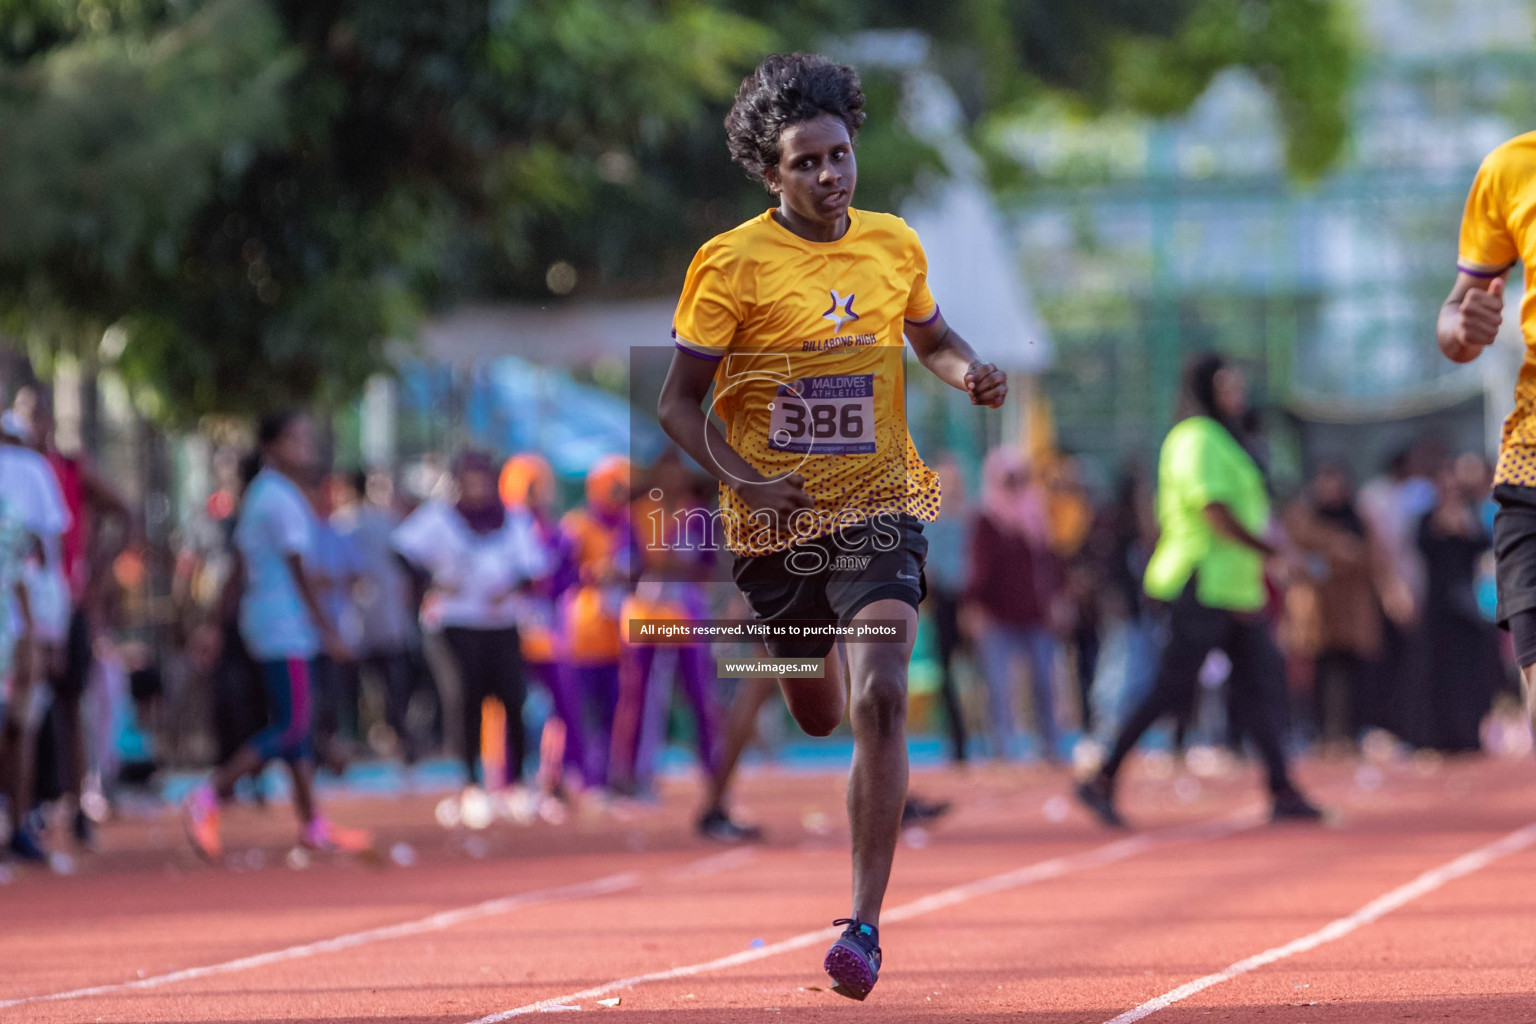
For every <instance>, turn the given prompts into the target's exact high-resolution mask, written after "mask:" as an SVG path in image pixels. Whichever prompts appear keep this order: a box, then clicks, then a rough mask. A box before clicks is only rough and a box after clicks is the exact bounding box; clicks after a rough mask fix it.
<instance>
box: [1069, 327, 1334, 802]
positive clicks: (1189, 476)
mask: <svg viewBox="0 0 1536 1024" xmlns="http://www.w3.org/2000/svg"><path fill="white" fill-rule="evenodd" d="M1247 411H1248V392H1247V382H1246V380H1245V379H1244V377H1243V374H1242V371H1241V370H1239V369H1238V368H1237V367H1235V366H1233V365H1231V364H1229V363H1228V362H1227V361H1226V360H1225V359H1223V358H1222V357H1221V356H1218V355H1215V354H1206V355H1202V356H1197V357H1195V358H1194V359H1192V360H1191V361H1190V362H1189V364H1188V365H1187V366H1186V367H1185V370H1184V395H1183V402H1182V407H1181V410H1180V412H1181V419H1180V421H1179V422H1178V423H1177V424H1176V425H1175V426H1174V428H1173V430H1171V431H1170V432H1169V434H1168V437H1167V438H1166V439H1165V440H1164V442H1163V448H1162V453H1161V455H1160V457H1159V460H1158V495H1157V508H1158V521H1159V524H1160V525H1161V526H1162V535H1161V537H1160V538H1159V540H1158V545H1157V549H1156V551H1154V552H1153V556H1152V560H1151V562H1150V563H1149V565H1148V568H1147V575H1146V591H1147V594H1148V596H1149V597H1152V598H1154V599H1156V600H1158V601H1161V602H1165V603H1166V604H1167V605H1168V606H1169V610H1168V620H1169V625H1168V629H1169V640H1168V644H1167V646H1166V647H1165V648H1164V649H1163V654H1162V659H1161V663H1160V665H1159V667H1158V674H1157V679H1156V682H1155V683H1154V684H1153V687H1152V691H1151V692H1150V693H1149V694H1148V695H1147V697H1146V699H1145V700H1143V701H1142V702H1141V704H1140V706H1138V708H1137V709H1136V711H1135V712H1134V713H1133V714H1132V715H1131V717H1130V718H1129V719H1128V720H1127V721H1126V723H1125V724H1124V726H1123V727H1122V728H1121V730H1120V733H1119V735H1118V736H1117V737H1116V740H1115V745H1114V747H1113V749H1112V750H1111V751H1110V753H1109V756H1108V757H1107V758H1105V760H1104V763H1103V765H1102V767H1101V768H1100V769H1099V771H1098V773H1097V774H1096V775H1095V776H1094V777H1092V778H1090V779H1088V780H1086V781H1084V782H1083V783H1082V784H1081V785H1080V786H1079V787H1078V797H1079V799H1081V800H1082V801H1083V803H1084V804H1086V805H1087V806H1088V807H1089V808H1090V809H1091V810H1092V811H1093V812H1094V813H1095V814H1096V815H1097V816H1098V817H1099V819H1100V820H1101V821H1103V822H1104V823H1106V824H1110V825H1121V824H1122V821H1121V819H1120V816H1119V813H1118V812H1117V811H1116V809H1115V806H1114V787H1115V780H1116V777H1117V775H1118V773H1119V770H1120V767H1121V765H1122V764H1123V763H1124V760H1125V758H1126V756H1127V755H1128V754H1129V753H1130V752H1131V750H1132V749H1134V748H1135V746H1136V744H1137V742H1138V741H1139V740H1140V739H1141V737H1142V735H1143V734H1144V733H1145V732H1146V731H1147V730H1148V729H1149V728H1151V726H1152V725H1153V724H1154V723H1155V722H1157V721H1158V720H1159V719H1161V718H1163V717H1164V716H1167V715H1181V714H1186V713H1187V712H1188V710H1189V709H1191V708H1192V707H1193V706H1194V703H1195V698H1196V694H1197V687H1198V685H1199V681H1200V675H1201V669H1202V667H1203V666H1204V665H1205V664H1206V660H1207V658H1208V657H1209V655H1210V654H1211V652H1212V651H1213V650H1217V649H1219V650H1221V651H1222V652H1224V653H1225V654H1226V655H1227V657H1228V658H1229V659H1230V660H1231V663H1232V672H1231V675H1230V677H1229V679H1228V686H1229V687H1231V688H1233V689H1234V690H1240V691H1241V692H1240V696H1239V695H1238V694H1234V695H1233V699H1231V700H1230V701H1229V705H1228V706H1229V708H1230V709H1232V710H1233V711H1235V712H1236V714H1237V716H1238V717H1239V721H1237V722H1235V723H1234V724H1235V725H1237V726H1239V727H1240V728H1241V729H1242V731H1243V733H1244V734H1246V735H1247V736H1248V737H1250V738H1251V739H1252V740H1253V742H1254V744H1255V746H1256V747H1257V748H1258V751H1259V754H1260V756H1261V757H1262V758H1263V761H1264V767H1265V770H1266V774H1267V776H1268V779H1267V781H1268V784H1269V791H1270V796H1271V800H1272V813H1273V816H1274V817H1275V819H1277V820H1279V819H1283V818H1289V819H1298V820H1316V819H1317V818H1319V817H1321V812H1319V811H1318V809H1317V808H1315V807H1313V806H1312V805H1311V804H1310V803H1309V802H1308V801H1307V800H1306V799H1305V798H1304V797H1303V796H1302V795H1301V793H1300V792H1299V791H1298V790H1297V789H1296V787H1295V785H1294V784H1293V783H1292V781H1291V778H1290V770H1289V765H1288V764H1287V763H1286V756H1285V750H1284V747H1283V744H1282V740H1281V728H1280V722H1281V720H1282V718H1283V715H1284V703H1285V663H1284V659H1283V657H1282V656H1281V654H1280V651H1279V650H1278V649H1277V647H1276V646H1275V640H1274V637H1273V636H1272V635H1271V627H1270V625H1269V623H1268V622H1267V621H1265V619H1264V618H1263V617H1262V615H1261V614H1260V613H1262V612H1263V611H1264V609H1265V606H1266V604H1267V603H1268V597H1269V595H1268V592H1267V590H1266V586H1265V569H1264V563H1265V560H1266V559H1267V558H1270V557H1273V556H1275V555H1277V554H1278V551H1277V550H1276V548H1275V546H1274V544H1273V543H1271V542H1270V541H1269V540H1267V539H1265V538H1266V535H1267V534H1268V533H1269V532H1270V527H1271V517H1270V502H1269V493H1268V481H1267V479H1266V477H1265V475H1264V471H1263V469H1262V468H1261V466H1260V464H1259V462H1258V461H1256V460H1255V458H1254V456H1253V455H1252V454H1251V452H1250V450H1249V448H1248V447H1247V445H1246V442H1247V441H1248V433H1247V431H1246V430H1245V429H1244V427H1243V423H1244V419H1245V414H1246V413H1247Z"/></svg>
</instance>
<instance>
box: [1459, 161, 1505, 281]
mask: <svg viewBox="0 0 1536 1024" xmlns="http://www.w3.org/2000/svg"><path fill="white" fill-rule="evenodd" d="M1507 152H1508V151H1507V149H1505V148H1500V149H1497V150H1494V151H1493V152H1492V153H1490V154H1489V155H1488V157H1487V159H1485V160H1484V161H1483V164H1482V166H1481V167H1479V168H1478V169H1477V177H1476V178H1475V179H1473V181H1472V191H1471V192H1469V193H1468V194H1467V205H1466V209H1465V210H1463V212H1462V215H1461V241H1460V243H1459V245H1458V246H1457V252H1456V269H1458V270H1460V271H1461V272H1462V273H1464V274H1471V275H1472V276H1474V277H1498V276H1500V275H1502V274H1503V273H1504V272H1505V271H1507V270H1508V269H1509V268H1510V267H1512V266H1514V264H1515V261H1516V260H1517V259H1519V257H1520V252H1519V250H1518V249H1517V248H1516V246H1515V239H1514V235H1513V234H1512V233H1511V231H1510V225H1509V219H1508V217H1507V215H1506V213H1505V199H1506V194H1507V192H1508V189H1509V187H1510V182H1509V175H1508V173H1507V171H1508V170H1509V169H1508V168H1507V167H1506V166H1505V163H1506V160H1505V159H1504V158H1505V156H1506V155H1507Z"/></svg>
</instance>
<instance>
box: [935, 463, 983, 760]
mask: <svg viewBox="0 0 1536 1024" xmlns="http://www.w3.org/2000/svg"><path fill="white" fill-rule="evenodd" d="M932 465H933V470H934V472H935V473H937V474H938V476H939V488H940V493H941V494H942V495H943V505H942V507H941V510H940V512H939V518H938V519H937V520H936V521H934V522H932V523H929V524H927V525H926V526H925V527H924V528H923V535H924V536H925V537H927V538H928V560H927V562H926V563H925V565H924V567H923V574H924V575H925V576H926V577H927V580H928V599H927V609H928V612H929V614H931V615H932V616H933V627H934V634H935V636H936V639H937V642H938V654H939V696H940V698H941V699H942V700H943V702H944V719H945V726H946V727H947V729H948V732H949V757H950V760H951V761H953V762H954V763H955V764H962V763H964V761H965V758H966V750H965V745H966V736H965V712H964V710H963V705H962V704H961V702H960V690H959V687H958V685H957V684H956V680H955V655H956V654H957V653H958V652H959V649H960V640H961V634H960V599H961V596H962V595H963V594H964V593H965V588H966V576H965V573H966V561H967V545H968V544H969V542H970V531H971V529H972V528H973V523H972V519H973V512H972V509H971V506H970V502H969V501H968V500H967V498H968V496H967V494H966V492H965V477H964V476H962V475H961V472H960V464H959V463H958V462H957V461H955V458H954V456H953V455H950V454H948V453H947V452H946V453H944V454H942V455H940V456H939V457H938V458H937V459H935V460H934V461H933V463H932Z"/></svg>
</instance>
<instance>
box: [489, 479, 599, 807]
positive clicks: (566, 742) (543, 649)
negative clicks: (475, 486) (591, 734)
mask: <svg viewBox="0 0 1536 1024" xmlns="http://www.w3.org/2000/svg"><path fill="white" fill-rule="evenodd" d="M498 486H499V489H500V492H501V500H502V503H503V504H505V505H506V506H507V508H508V509H511V510H514V511H515V510H523V511H525V512H526V513H527V514H528V515H529V516H530V517H531V518H532V520H533V533H534V537H535V539H536V540H537V542H538V544H539V546H540V547H541V548H542V549H543V554H544V568H545V572H544V575H542V576H541V577H539V579H537V580H535V581H534V583H533V588H532V591H531V592H530V593H529V595H528V599H527V601H525V602H524V604H523V619H522V621H521V622H519V623H518V635H519V637H520V638H521V641H522V647H523V664H524V666H525V667H526V669H527V671H528V674H529V677H530V678H532V679H534V680H536V681H537V682H539V683H541V684H543V686H544V688H545V689H546V690H547V691H548V692H549V696H550V701H551V703H552V704H553V705H554V709H555V715H556V717H557V718H558V719H559V722H558V728H553V729H552V728H551V726H552V725H555V723H548V722H546V723H545V727H544V729H545V737H544V741H543V742H541V743H540V745H539V746H540V749H539V775H540V781H541V783H542V785H543V787H544V788H545V790H547V791H548V792H550V793H552V794H555V793H559V792H560V791H561V790H562V789H564V788H565V785H564V784H565V781H566V780H567V778H568V779H569V781H570V782H571V784H572V785H574V786H576V787H578V788H579V787H582V786H584V785H586V781H587V780H586V772H587V765H588V762H587V733H586V723H585V722H584V721H583V717H582V715H583V712H582V700H581V693H580V691H579V690H578V689H577V684H576V678H575V676H574V675H573V674H572V673H571V672H570V671H569V670H568V668H567V667H566V666H565V665H564V664H563V663H562V662H561V660H560V657H559V651H560V650H561V648H562V646H563V645H562V643H561V642H560V640H559V638H558V636H557V635H556V633H557V629H558V622H557V615H556V609H557V608H558V607H559V602H560V595H561V594H563V593H564V592H565V591H566V589H567V588H569V587H570V586H571V585H573V584H574V583H575V582H576V563H575V558H574V554H573V552H572V545H571V540H570V538H569V537H567V536H566V534H565V533H564V532H563V531H562V530H561V529H560V522H559V517H558V515H557V514H556V511H555V498H556V493H555V474H554V471H553V470H552V469H551V468H550V465H549V463H548V462H546V461H545V460H544V459H543V457H542V456H539V455H536V454H533V453H531V452H524V453H522V454H520V455H514V456H512V458H510V459H508V460H507V462H506V464H505V465H504V466H502V469H501V480H500V483H499V485H498Z"/></svg>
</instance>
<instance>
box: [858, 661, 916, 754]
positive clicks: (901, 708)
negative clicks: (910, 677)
mask: <svg viewBox="0 0 1536 1024" xmlns="http://www.w3.org/2000/svg"><path fill="white" fill-rule="evenodd" d="M850 717H851V718H852V720H853V728H854V731H855V732H865V733H870V732H872V733H874V734H875V735H876V736H880V737H882V738H885V737H892V736H900V735H901V733H902V730H903V729H904V727H905V725H906V719H907V680H906V674H905V673H904V672H903V673H896V672H891V671H886V672H879V673H876V674H872V675H870V676H869V677H868V678H866V679H863V680H859V681H858V682H856V683H855V686H854V692H853V706H852V708H851V710H850Z"/></svg>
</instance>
